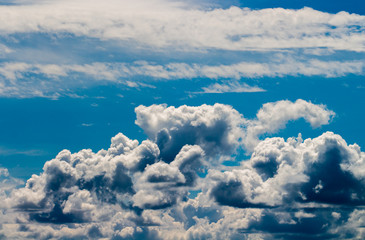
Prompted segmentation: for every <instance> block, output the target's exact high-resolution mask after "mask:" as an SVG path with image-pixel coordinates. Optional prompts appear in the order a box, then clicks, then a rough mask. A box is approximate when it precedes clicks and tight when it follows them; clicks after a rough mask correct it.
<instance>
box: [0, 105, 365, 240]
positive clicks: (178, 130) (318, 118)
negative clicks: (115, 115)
mask: <svg viewBox="0 0 365 240" xmlns="http://www.w3.org/2000/svg"><path fill="white" fill-rule="evenodd" d="M283 109H289V110H290V109H291V110H290V111H283ZM136 113H137V120H136V123H137V124H138V125H139V126H140V127H141V128H142V129H143V130H144V131H145V132H146V133H147V134H148V136H149V139H147V140H145V141H142V142H141V143H140V142H138V141H137V140H132V139H129V138H128V137H126V136H125V135H123V134H121V133H119V134H118V135H116V136H115V137H113V138H112V139H111V145H110V147H109V149H107V150H100V151H99V152H97V153H94V152H92V151H91V150H88V149H84V150H81V151H79V152H77V153H73V154H72V153H71V152H70V151H68V150H63V151H61V152H60V153H59V154H58V155H57V156H56V157H55V158H54V159H52V160H51V161H48V162H47V163H46V164H45V165H44V168H43V172H42V173H41V174H40V175H33V176H32V177H31V178H30V179H28V181H27V183H26V185H25V186H24V187H20V188H18V189H13V188H14V186H16V185H19V184H21V182H19V181H17V180H16V179H13V178H11V177H10V176H9V173H8V171H7V169H0V177H1V178H2V179H3V180H2V184H1V186H0V187H1V196H2V198H3V200H4V201H3V203H2V205H1V208H2V211H1V215H0V221H1V226H2V227H1V228H0V234H2V236H3V237H5V238H10V239H12V238H14V239H17V238H37V239H48V238H68V239H70V238H71V239H72V238H75V239H95V238H103V237H104V238H111V239H176V238H182V239H206V238H213V239H236V238H239V239H242V238H244V239H246V238H247V239H272V238H273V237H278V238H282V239H292V238H298V237H305V238H308V239H323V238H330V239H331V238H332V239H338V238H343V239H345V238H362V237H364V232H363V231H362V228H361V227H362V226H363V223H364V215H365V212H364V210H363V208H362V206H363V205H364V204H365V182H364V179H365V171H364V170H363V169H365V153H364V152H361V150H360V147H359V146H358V145H356V144H353V145H348V144H347V143H346V142H345V140H344V139H342V138H341V136H339V135H336V134H334V133H332V132H326V133H323V134H322V135H321V136H319V137H317V138H314V139H306V140H303V139H301V136H300V135H299V136H298V138H289V139H287V140H284V139H283V138H279V137H273V138H266V139H265V140H261V141H259V135H260V134H263V133H272V132H273V130H274V129H280V128H282V127H284V126H285V124H286V122H287V121H288V120H296V119H298V118H304V119H305V120H306V121H308V122H309V123H310V125H311V126H313V127H318V126H320V125H323V124H328V122H329V121H330V118H331V116H333V114H334V113H333V112H332V111H330V110H327V109H326V108H325V106H323V105H315V104H312V103H310V102H306V101H304V100H297V101H296V102H289V101H279V102H274V103H267V104H265V105H263V107H262V108H261V109H260V110H259V111H258V113H257V118H256V119H245V118H244V117H243V116H242V115H241V114H240V113H238V112H237V111H236V110H234V109H233V108H232V107H230V106H227V105H222V104H215V105H213V106H209V105H202V106H198V107H189V106H181V107H178V108H175V107H167V106H165V105H152V106H150V107H145V106H139V107H137V108H136ZM268 118H270V119H274V120H275V121H269V123H268V121H267V119H268ZM250 128H251V129H253V130H251V131H250V130H249V129H250ZM257 129H259V130H257ZM248 133H250V134H251V135H250V136H251V137H252V136H253V135H255V142H256V144H255V145H249V146H250V147H254V148H253V149H252V151H253V152H252V153H251V154H250V155H251V156H250V159H249V160H242V159H240V158H241V157H242V156H240V155H235V154H234V153H235V150H236V149H237V148H242V147H243V148H247V143H246V142H245V141H247V140H245V139H246V138H245V136H248V135H247V134H248ZM222 156H224V157H225V158H231V159H232V160H236V161H239V162H241V164H240V166H236V167H227V166H225V165H222V164H221V163H220V161H219V158H220V157H222ZM217 160H218V161H217ZM9 186H10V187H9ZM11 189H13V190H11Z"/></svg>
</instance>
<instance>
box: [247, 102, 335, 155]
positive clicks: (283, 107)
mask: <svg viewBox="0 0 365 240" xmlns="http://www.w3.org/2000/svg"><path fill="white" fill-rule="evenodd" d="M334 115H335V113H334V112H333V111H330V110H328V109H327V108H326V106H324V105H315V104H313V103H310V102H306V101H304V100H301V99H299V100H297V101H295V102H294V103H293V102H290V101H278V102H274V103H266V104H264V105H263V106H262V108H261V109H260V110H259V111H258V113H257V114H256V118H257V119H255V120H251V121H250V122H249V123H248V126H247V130H246V137H245V139H244V142H245V145H246V148H247V149H248V150H253V148H254V147H255V146H256V144H257V143H258V141H259V140H258V136H260V135H261V134H264V133H274V132H276V131H278V130H279V129H282V128H284V127H285V124H286V123H287V122H288V121H290V120H297V119H299V118H304V119H305V120H306V121H307V122H308V123H310V125H311V126H312V127H313V128H316V127H320V126H322V125H326V124H328V123H329V122H330V120H331V119H332V117H334Z"/></svg>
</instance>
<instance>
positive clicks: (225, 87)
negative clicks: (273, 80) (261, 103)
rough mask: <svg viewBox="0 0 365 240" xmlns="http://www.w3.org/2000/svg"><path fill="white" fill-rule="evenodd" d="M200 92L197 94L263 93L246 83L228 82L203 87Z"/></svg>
mask: <svg viewBox="0 0 365 240" xmlns="http://www.w3.org/2000/svg"><path fill="white" fill-rule="evenodd" d="M202 90H203V91H202V92H197V93H229V92H231V93H232V92H235V93H242V92H265V90H264V89H262V88H259V87H253V86H249V85H248V84H247V83H242V84H241V83H239V82H228V83H227V84H220V83H214V84H212V85H209V86H208V87H203V88H202Z"/></svg>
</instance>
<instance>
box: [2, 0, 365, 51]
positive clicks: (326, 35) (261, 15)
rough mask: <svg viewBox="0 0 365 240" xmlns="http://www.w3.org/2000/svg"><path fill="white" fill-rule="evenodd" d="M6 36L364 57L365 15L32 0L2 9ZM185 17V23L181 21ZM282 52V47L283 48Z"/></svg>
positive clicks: (172, 3)
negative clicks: (323, 50) (325, 50)
mask: <svg viewBox="0 0 365 240" xmlns="http://www.w3.org/2000/svg"><path fill="white" fill-rule="evenodd" d="M0 16H1V18H0V21H1V22H8V23H9V24H4V25H2V26H1V27H0V33H1V34H2V35H11V34H19V33H48V34H59V35H62V34H68V33H71V34H73V35H75V36H87V37H91V38H100V39H102V40H109V39H113V40H119V41H126V42H134V43H136V44H138V45H142V46H144V45H146V46H152V47H162V48H163V47H177V48H181V49H184V48H190V49H191V48H200V49H201V48H206V49H207V48H214V49H225V50H253V49H254V50H267V49H282V48H313V47H329V48H333V49H340V50H350V51H364V45H363V42H362V40H361V39H362V38H363V35H364V32H363V27H364V16H360V15H356V14H349V13H347V12H339V13H337V14H329V13H324V12H320V11H316V10H313V9H311V8H303V9H299V10H289V9H282V8H275V9H262V10H251V9H247V8H243V9H241V8H238V7H231V8H228V9H220V8H215V9H202V8H200V7H196V8H195V9H194V8H193V9H192V8H191V7H190V8H189V7H188V5H187V4H184V3H183V2H182V1H180V2H177V1H157V0H155V1H151V2H149V3H146V2H143V1H123V2H120V1H115V0H109V1H107V2H103V4H101V3H100V2H98V1H85V0H78V1H72V2H71V1H42V2H38V1H27V2H26V3H21V4H18V5H13V6H6V5H3V6H1V7H0ZM182 19H184V20H182ZM283 46H285V47H283Z"/></svg>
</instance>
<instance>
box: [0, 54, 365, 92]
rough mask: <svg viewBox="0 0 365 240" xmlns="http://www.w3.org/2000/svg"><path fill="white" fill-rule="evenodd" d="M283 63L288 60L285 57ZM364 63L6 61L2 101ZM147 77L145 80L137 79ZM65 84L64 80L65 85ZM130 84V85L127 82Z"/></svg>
mask: <svg viewBox="0 0 365 240" xmlns="http://www.w3.org/2000/svg"><path fill="white" fill-rule="evenodd" d="M282 58H285V57H283V56H282ZM364 68H365V62H364V61H343V62H339V61H320V60H315V59H309V60H299V59H298V60H295V59H291V58H289V59H285V60H283V61H279V62H278V61H277V60H275V59H272V61H271V62H266V63H258V62H240V63H236V64H232V65H199V64H186V63H169V64H166V65H159V64H154V63H149V62H144V61H137V62H133V63H102V62H94V63H91V64H83V65H77V64H73V65H55V64H30V63H22V62H6V63H1V64H0V76H2V78H0V96H3V97H20V98H22V97H35V96H39V97H53V98H57V97H58V96H60V95H62V94H64V95H67V93H68V91H72V90H75V89H77V88H80V87H85V86H95V85H100V84H105V83H111V84H115V83H122V84H124V85H125V86H128V87H132V88H134V87H150V88H155V87H154V86H152V85H150V84H148V83H150V82H151V81H161V80H171V79H180V80H181V79H194V78H210V79H222V78H223V79H237V80H238V79H241V78H260V77H282V76H324V77H342V76H345V75H348V74H357V75H363V74H364ZM138 77H144V79H145V80H143V81H142V80H137V79H138ZM60 79H62V80H63V81H60ZM127 79H129V80H127ZM203 91H204V92H210V93H213V92H214V93H223V92H257V91H263V89H261V88H260V87H251V86H248V85H246V84H245V83H239V82H236V83H234V82H232V81H231V80H227V83H225V82H222V83H221V84H219V83H216V84H213V85H210V86H208V87H205V88H203Z"/></svg>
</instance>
